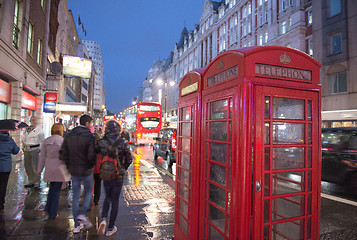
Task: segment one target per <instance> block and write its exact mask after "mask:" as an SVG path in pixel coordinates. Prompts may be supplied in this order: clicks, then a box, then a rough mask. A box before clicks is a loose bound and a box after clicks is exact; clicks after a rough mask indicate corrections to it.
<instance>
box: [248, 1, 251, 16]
mask: <svg viewBox="0 0 357 240" xmlns="http://www.w3.org/2000/svg"><path fill="white" fill-rule="evenodd" d="M251 13H252V5H251V4H250V3H249V4H248V14H251Z"/></svg>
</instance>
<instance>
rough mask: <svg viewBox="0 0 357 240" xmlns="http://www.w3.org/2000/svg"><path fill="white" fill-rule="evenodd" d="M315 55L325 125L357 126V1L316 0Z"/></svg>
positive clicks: (314, 3) (314, 4)
mask: <svg viewBox="0 0 357 240" xmlns="http://www.w3.org/2000/svg"><path fill="white" fill-rule="evenodd" d="M312 4H313V13H314V20H313V21H314V24H313V43H314V54H313V56H314V58H315V59H316V60H317V61H319V62H320V63H321V64H322V66H321V83H322V93H321V95H322V120H323V127H356V126H357V68H356V67H354V66H357V42H356V39H357V27H356V26H357V15H356V12H357V1H355V0H329V1H322V0H314V1H313V3H312Z"/></svg>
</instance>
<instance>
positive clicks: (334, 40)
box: [330, 33, 342, 54]
mask: <svg viewBox="0 0 357 240" xmlns="http://www.w3.org/2000/svg"><path fill="white" fill-rule="evenodd" d="M330 41H331V54H335V53H340V52H342V34H341V33H337V34H334V35H332V36H331V37H330Z"/></svg>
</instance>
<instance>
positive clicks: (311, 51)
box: [307, 38, 314, 56]
mask: <svg viewBox="0 0 357 240" xmlns="http://www.w3.org/2000/svg"><path fill="white" fill-rule="evenodd" d="M307 47H308V51H309V55H310V56H312V55H313V53H314V51H313V48H312V38H310V39H308V40H307Z"/></svg>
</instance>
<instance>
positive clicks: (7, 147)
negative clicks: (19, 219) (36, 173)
mask: <svg viewBox="0 0 357 240" xmlns="http://www.w3.org/2000/svg"><path fill="white" fill-rule="evenodd" d="M19 151H20V148H19V147H18V146H17V145H16V143H15V141H14V139H12V137H11V136H10V134H9V133H8V132H0V210H3V209H4V204H5V195H6V188H7V182H8V180H9V176H10V172H11V168H12V159H11V154H18V153H19Z"/></svg>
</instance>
